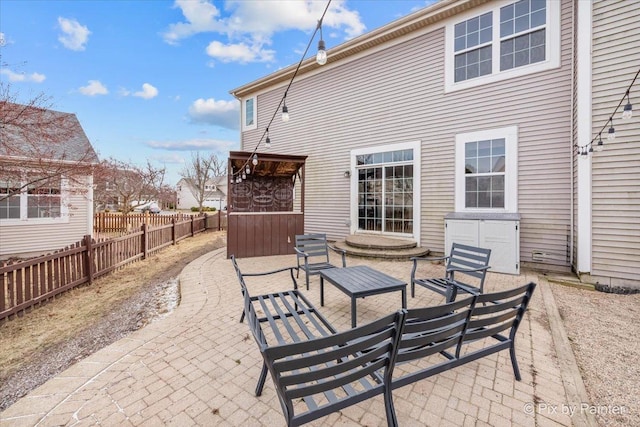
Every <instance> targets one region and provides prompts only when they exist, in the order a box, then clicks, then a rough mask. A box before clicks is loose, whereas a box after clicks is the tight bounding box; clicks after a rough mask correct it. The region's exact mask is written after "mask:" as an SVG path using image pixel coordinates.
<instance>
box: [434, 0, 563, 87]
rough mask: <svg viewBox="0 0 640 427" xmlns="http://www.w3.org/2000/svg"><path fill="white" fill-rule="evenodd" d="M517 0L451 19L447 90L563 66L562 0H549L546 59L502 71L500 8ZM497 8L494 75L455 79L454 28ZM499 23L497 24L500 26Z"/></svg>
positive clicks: (447, 34) (502, 0)
mask: <svg viewBox="0 0 640 427" xmlns="http://www.w3.org/2000/svg"><path fill="white" fill-rule="evenodd" d="M515 2H516V1H515V0H509V1H505V0H500V1H491V2H489V3H487V5H486V6H484V7H479V8H474V9H472V10H471V11H469V12H466V13H464V14H460V15H457V16H456V18H455V19H451V20H448V21H447V23H446V26H445V38H444V39H445V43H444V49H445V50H444V90H445V92H454V91H457V90H463V89H468V88H472V87H476V86H480V85H484V84H488V83H493V82H498V81H502V80H506V79H511V78H514V77H520V76H524V75H527V74H532V73H537V72H539V71H546V70H551V69H553V68H558V67H560V3H561V2H560V1H556V0H547V7H546V12H547V21H546V22H547V25H546V50H545V58H546V60H544V61H542V62H536V63H534V64H529V65H524V66H522V67H516V68H511V69H510V70H505V71H500V8H501V7H503V6H506V5H509V4H512V3H515ZM489 11H493V36H492V50H491V66H492V71H491V74H488V75H486V76H480V77H476V78H473V79H469V80H464V81H461V82H457V83H456V82H454V61H455V52H454V46H453V42H454V27H455V25H456V24H458V23H460V22H463V21H466V20H467V19H471V18H473V17H475V16H480V15H482V14H484V13H486V12H489ZM496 22H497V25H496Z"/></svg>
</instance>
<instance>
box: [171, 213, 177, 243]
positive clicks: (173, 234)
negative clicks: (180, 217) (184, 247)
mask: <svg viewBox="0 0 640 427" xmlns="http://www.w3.org/2000/svg"><path fill="white" fill-rule="evenodd" d="M176 234H177V233H176V217H175V216H174V217H173V218H171V240H173V244H174V245H175V244H176V243H178V242H176Z"/></svg>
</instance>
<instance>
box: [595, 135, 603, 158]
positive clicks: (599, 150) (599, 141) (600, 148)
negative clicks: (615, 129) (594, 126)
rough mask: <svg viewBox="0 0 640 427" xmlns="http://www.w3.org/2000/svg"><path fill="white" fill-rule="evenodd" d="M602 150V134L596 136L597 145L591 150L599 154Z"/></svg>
mask: <svg viewBox="0 0 640 427" xmlns="http://www.w3.org/2000/svg"><path fill="white" fill-rule="evenodd" d="M603 148H604V142H602V134H600V133H599V134H598V143H597V144H596V146H595V147H594V148H593V151H595V152H596V153H599V152H601V151H602V149H603Z"/></svg>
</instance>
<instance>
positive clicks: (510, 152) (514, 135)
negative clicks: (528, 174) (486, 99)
mask: <svg viewBox="0 0 640 427" xmlns="http://www.w3.org/2000/svg"><path fill="white" fill-rule="evenodd" d="M498 138H504V140H505V174H504V209H496V208H467V207H465V173H464V171H465V150H464V144H465V143H467V142H473V141H482V140H487V139H498ZM455 168H456V169H455V209H456V212H487V213H488V212H491V213H516V212H518V127H517V126H509V127H505V128H499V129H489V130H482V131H478V132H469V133H461V134H458V135H456V161H455Z"/></svg>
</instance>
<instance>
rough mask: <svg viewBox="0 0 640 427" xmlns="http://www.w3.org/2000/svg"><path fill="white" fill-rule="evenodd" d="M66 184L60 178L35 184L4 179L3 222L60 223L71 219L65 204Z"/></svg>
mask: <svg viewBox="0 0 640 427" xmlns="http://www.w3.org/2000/svg"><path fill="white" fill-rule="evenodd" d="M64 188H65V180H61V179H60V178H53V179H48V180H45V181H39V180H31V183H27V182H21V181H17V180H15V179H7V180H2V179H0V221H12V220H15V221H33V220H42V219H60V218H62V217H65V216H66V215H67V213H68V212H67V207H66V206H65V204H64V203H63V196H64Z"/></svg>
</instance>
